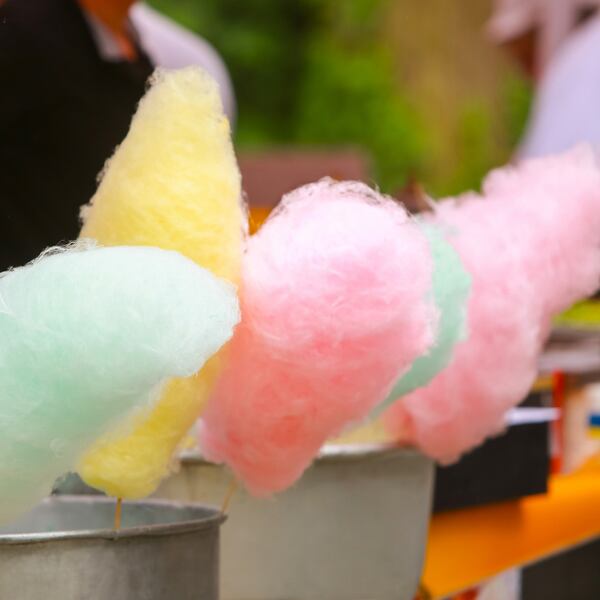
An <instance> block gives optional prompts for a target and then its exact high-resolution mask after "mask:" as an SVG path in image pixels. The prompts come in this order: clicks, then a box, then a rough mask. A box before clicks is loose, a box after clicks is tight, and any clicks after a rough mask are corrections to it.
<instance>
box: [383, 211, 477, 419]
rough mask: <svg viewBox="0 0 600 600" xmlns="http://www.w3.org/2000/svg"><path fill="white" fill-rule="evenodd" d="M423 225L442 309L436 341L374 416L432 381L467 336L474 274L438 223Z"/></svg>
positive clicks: (435, 295)
mask: <svg viewBox="0 0 600 600" xmlns="http://www.w3.org/2000/svg"><path fill="white" fill-rule="evenodd" d="M421 227H422V228H423V231H424V233H425V235H426V236H427V239H428V240H429V247H430V249H431V253H432V256H433V265H434V266H433V275H432V294H433V301H434V302H435V304H436V306H437V308H438V310H439V313H440V318H439V323H438V330H437V335H436V342H435V344H434V346H433V347H432V348H431V350H429V352H428V353H427V354H425V355H424V356H421V357H419V358H417V359H416V360H415V361H414V362H413V364H412V366H411V368H410V369H409V370H408V371H407V372H406V373H405V374H404V375H403V376H402V377H401V378H400V379H399V380H398V381H397V382H396V384H395V385H394V387H393V388H392V391H391V392H390V393H389V395H388V397H387V398H386V399H385V400H384V401H383V402H382V403H381V404H380V405H379V406H377V407H376V408H375V410H374V411H373V412H372V417H374V418H376V417H377V416H379V415H380V414H381V413H382V412H383V411H384V410H385V409H386V408H388V407H389V406H390V405H391V404H393V403H394V402H395V401H396V400H397V399H398V398H400V397H402V396H405V395H406V394H408V393H410V392H412V391H414V390H416V389H417V388H420V387H423V386H424V385H426V384H427V383H429V382H430V381H431V380H432V379H433V378H434V377H435V376H436V375H437V374H438V373H439V372H440V371H442V370H443V369H444V368H446V366H447V365H448V364H449V362H450V360H451V358H452V353H453V350H454V346H455V345H456V343H457V342H459V341H461V340H462V339H464V338H465V337H466V330H467V327H466V319H467V301H468V299H469V294H470V291H471V276H470V275H469V273H467V271H466V270H465V268H464V267H463V264H462V261H461V259H460V257H459V255H458V253H457V252H456V250H454V248H453V247H452V246H451V245H450V244H449V243H448V242H447V241H446V239H445V237H444V235H443V234H442V232H440V231H439V229H438V228H437V227H436V226H435V225H432V224H428V223H423V222H421Z"/></svg>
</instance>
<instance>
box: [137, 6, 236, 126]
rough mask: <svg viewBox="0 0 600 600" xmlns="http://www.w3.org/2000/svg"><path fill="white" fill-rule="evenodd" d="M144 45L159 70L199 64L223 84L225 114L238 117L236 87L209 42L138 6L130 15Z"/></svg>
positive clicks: (231, 118) (222, 94)
mask: <svg viewBox="0 0 600 600" xmlns="http://www.w3.org/2000/svg"><path fill="white" fill-rule="evenodd" d="M129 14H130V17H131V21H132V23H133V25H134V27H135V28H136V30H137V32H138V35H139V36H140V41H141V45H142V47H143V48H144V50H145V51H146V52H147V53H148V56H149V57H150V59H151V60H152V62H153V63H154V64H155V65H156V66H158V67H165V68H168V69H181V68H183V67H188V66H190V65H198V66H200V67H202V68H203V69H204V70H205V71H206V72H207V73H209V74H210V75H212V77H213V78H214V79H215V80H216V82H217V83H218V84H219V88H220V90H221V100H222V102H223V108H224V109H225V114H227V116H228V117H229V119H230V120H233V118H234V116H235V99H234V93H233V86H232V83H231V79H230V77H229V73H228V71H227V67H226V66H225V63H224V62H223V60H222V59H221V57H220V56H219V54H218V53H217V52H216V50H215V49H214V48H213V47H212V46H211V45H210V44H209V43H208V42H206V41H205V40H203V39H202V38H200V37H198V36H196V35H195V34H194V33H192V32H191V31H188V30H187V29H185V28H184V27H181V26H180V25H178V24H176V23H175V22H173V21H171V20H170V19H168V18H167V17H165V16H164V15H162V14H160V13H159V12H157V11H155V10H153V9H152V8H150V7H149V6H147V5H146V4H143V3H141V2H138V3H136V4H135V5H134V6H133V8H132V9H131V12H130V13H129Z"/></svg>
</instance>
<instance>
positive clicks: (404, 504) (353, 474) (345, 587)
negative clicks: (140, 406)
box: [157, 444, 433, 600]
mask: <svg viewBox="0 0 600 600" xmlns="http://www.w3.org/2000/svg"><path fill="white" fill-rule="evenodd" d="M230 483H231V475H230V474H229V473H228V472H227V471H226V470H225V469H224V468H222V467H220V466H216V465H212V464H210V463H207V462H205V461H204V460H203V459H202V458H201V457H200V456H199V455H198V454H187V455H184V457H183V460H182V465H181V469H180V471H179V473H177V474H175V475H174V476H172V477H171V478H170V479H168V480H167V481H165V482H164V484H163V486H162V487H161V489H160V490H159V491H158V493H157V495H159V496H162V497H165V498H171V499H177V500H183V501H194V502H202V503H211V504H216V503H220V502H222V501H223V498H224V497H225V496H226V494H227V490H228V487H229V486H230ZM432 487H433V464H432V462H431V461H430V460H428V459H427V458H425V457H424V456H422V455H421V454H419V453H417V452H415V451H413V450H406V449H398V448H391V447H389V446H384V445H364V444H361V445H351V446H348V445H343V446H342V445H335V446H327V447H325V449H324V450H323V452H322V453H321V455H320V457H319V458H318V460H317V461H315V463H314V465H313V466H312V467H311V468H310V469H309V470H308V471H307V472H306V473H305V474H304V476H303V477H302V479H301V480H300V481H299V482H298V483H297V484H296V485H295V486H294V487H292V488H291V489H289V490H287V491H286V492H284V493H282V494H279V495H276V496H275V497H273V498H271V499H255V498H252V497H251V496H249V495H248V494H246V493H245V492H244V491H242V490H238V491H237V493H236V494H235V495H234V497H233V499H232V502H231V505H230V509H229V514H228V522H227V524H226V525H225V527H224V528H223V532H222V578H221V589H222V594H223V598H224V600H412V598H413V597H414V594H415V591H416V589H417V586H418V581H419V576H420V573H421V568H422V563H423V555H424V548H425V540H426V535H427V528H428V522H429V515H430V507H431V495H432Z"/></svg>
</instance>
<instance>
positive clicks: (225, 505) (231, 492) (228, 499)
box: [221, 477, 237, 514]
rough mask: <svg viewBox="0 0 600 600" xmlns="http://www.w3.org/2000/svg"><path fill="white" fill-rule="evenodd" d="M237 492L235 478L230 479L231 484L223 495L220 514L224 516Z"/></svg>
mask: <svg viewBox="0 0 600 600" xmlns="http://www.w3.org/2000/svg"><path fill="white" fill-rule="evenodd" d="M236 490H237V481H236V479H235V477H232V479H231V482H230V483H229V487H228V488H227V493H226V494H225V498H224V499H223V504H221V513H222V514H225V513H226V512H227V511H228V509H229V504H230V503H231V499H232V498H233V495H234V494H235V491H236Z"/></svg>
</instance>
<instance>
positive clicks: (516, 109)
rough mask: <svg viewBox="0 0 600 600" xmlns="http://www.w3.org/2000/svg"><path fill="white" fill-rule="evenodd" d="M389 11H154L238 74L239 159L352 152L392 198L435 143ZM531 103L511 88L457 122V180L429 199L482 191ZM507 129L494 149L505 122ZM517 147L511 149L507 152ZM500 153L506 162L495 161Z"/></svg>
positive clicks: (271, 4)
mask: <svg viewBox="0 0 600 600" xmlns="http://www.w3.org/2000/svg"><path fill="white" fill-rule="evenodd" d="M391 1H392V0H343V1H341V0H246V1H244V2H240V1H239V0H150V3H151V4H153V5H154V6H156V7H157V8H158V9H159V10H161V11H163V12H164V13H166V14H169V15H170V16H172V17H173V18H174V19H176V20H178V21H179V22H181V23H182V24H184V25H186V26H187V27H189V28H190V29H192V30H194V31H196V32H197V33H199V34H200V35H202V36H203V37H205V38H206V39H208V40H209V41H210V42H211V43H212V44H213V45H214V46H215V47H216V48H218V50H219V52H220V53H221V55H222V56H223V58H224V60H225V62H226V63H227V66H228V68H229V70H230V72H231V76H232V79H233V83H234V87H235V91H236V97H237V103H238V121H237V123H236V143H237V145H238V146H239V147H241V148H249V147H253V148H256V147H264V146H269V145H285V144H302V145H307V146H315V145H336V146H357V147H360V148H362V149H363V151H365V152H366V153H368V155H369V156H370V158H371V159H372V162H373V167H374V176H375V181H376V182H377V183H378V184H379V185H380V186H381V187H382V189H384V190H387V191H393V190H395V189H396V188H397V187H398V186H400V185H402V184H403V182H404V181H405V179H406V177H407V176H409V175H410V176H414V177H419V176H420V175H423V174H424V173H425V171H426V169H425V168H424V164H425V160H424V159H425V158H426V155H425V152H426V150H427V143H428V140H430V141H431V140H435V139H436V136H439V133H438V132H437V131H436V130H435V124H433V123H426V122H424V119H423V118H422V117H421V116H420V113H419V107H416V106H413V105H411V103H410V102H409V100H408V94H406V93H404V92H403V90H402V87H401V82H399V81H398V77H397V76H396V74H395V72H394V65H393V60H392V57H391V56H390V54H389V51H388V49H387V48H386V47H385V39H386V38H385V36H383V35H382V28H383V25H384V19H385V16H386V14H387V12H386V11H387V9H388V7H389V3H390V2H391ZM530 96H531V93H530V90H529V89H528V87H527V86H526V85H524V84H523V82H522V80H521V79H518V78H517V77H513V78H512V79H511V78H509V79H508V80H507V83H506V102H505V103H504V107H505V108H503V109H502V110H503V111H505V112H506V114H502V115H497V114H495V113H494V108H493V107H492V106H490V105H489V103H487V104H486V102H485V101H483V100H478V99H477V98H474V99H472V100H470V101H469V103H468V105H466V106H464V107H463V108H462V109H461V110H460V112H459V116H458V118H459V122H458V123H457V128H458V132H457V134H456V135H457V139H456V140H448V142H447V143H448V144H456V151H455V152H453V156H455V157H456V165H455V168H454V169H453V173H452V175H451V176H447V175H443V176H442V177H440V176H439V174H436V173H427V174H426V178H427V181H425V183H426V184H429V185H428V187H429V188H430V189H432V190H433V191H434V192H437V193H444V194H446V193H454V192H457V191H461V190H464V189H466V188H472V187H477V186H478V184H479V182H480V180H481V177H482V176H483V175H484V174H485V172H486V171H487V170H488V169H489V168H490V167H491V166H495V165H497V164H499V163H501V162H503V161H505V160H506V159H507V158H508V150H507V149H508V148H509V147H510V145H512V144H514V143H515V142H516V140H517V138H518V136H519V134H520V132H521V130H522V127H523V124H524V120H525V118H526V115H527V110H528V106H529V99H530ZM499 118H500V119H501V120H502V125H503V124H504V123H505V122H506V123H507V124H508V129H509V131H508V133H506V134H505V135H504V137H505V138H507V139H502V140H500V141H499V140H498V129H499V128H498V119H499ZM509 144H510V145H509ZM499 148H500V151H499Z"/></svg>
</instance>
